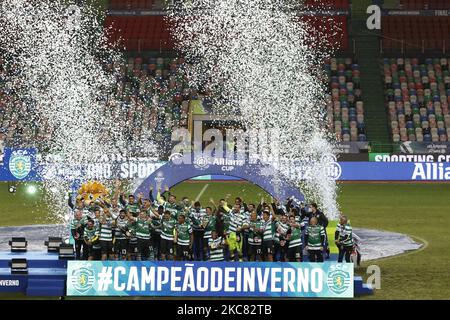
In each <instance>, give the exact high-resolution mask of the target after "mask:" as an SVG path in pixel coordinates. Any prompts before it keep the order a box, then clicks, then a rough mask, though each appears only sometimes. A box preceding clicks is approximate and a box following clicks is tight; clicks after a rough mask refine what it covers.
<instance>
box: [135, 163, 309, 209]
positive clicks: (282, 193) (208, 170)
mask: <svg viewBox="0 0 450 320" xmlns="http://www.w3.org/2000/svg"><path fill="white" fill-rule="evenodd" d="M204 175H215V176H220V175H223V176H230V177H236V178H240V179H244V180H247V181H249V182H251V183H253V184H255V185H257V186H259V187H261V188H262V189H264V190H265V191H266V192H267V193H269V194H270V195H272V196H273V197H274V198H277V199H280V201H283V200H285V199H287V198H288V197H294V198H295V199H296V200H298V201H304V199H305V197H304V195H303V193H302V192H301V191H300V190H299V188H298V187H296V186H295V185H294V184H292V183H290V182H289V180H288V179H287V177H286V176H284V175H283V174H282V173H280V172H278V170H276V169H275V168H274V167H273V166H271V165H269V164H262V163H256V164H250V163H248V162H247V161H242V162H241V163H237V164H236V163H234V164H233V165H230V164H227V163H226V162H225V160H224V159H221V160H214V163H210V164H206V165H205V164H202V165H198V164H184V163H183V164H177V163H174V162H172V161H168V162H167V163H166V164H164V165H162V166H161V167H160V168H158V169H157V170H156V171H155V172H153V173H152V174H151V175H150V176H149V177H147V178H146V179H145V180H144V181H143V182H142V183H141V185H140V186H139V187H138V188H137V189H136V191H135V194H136V195H137V194H139V193H141V192H142V193H143V194H144V195H147V194H148V193H149V191H150V187H153V196H154V197H156V193H157V190H158V188H161V189H164V188H165V187H166V186H167V187H169V188H172V187H173V186H175V185H177V184H179V183H181V182H183V181H186V180H189V179H191V178H195V177H198V176H204ZM179 196H182V195H179Z"/></svg>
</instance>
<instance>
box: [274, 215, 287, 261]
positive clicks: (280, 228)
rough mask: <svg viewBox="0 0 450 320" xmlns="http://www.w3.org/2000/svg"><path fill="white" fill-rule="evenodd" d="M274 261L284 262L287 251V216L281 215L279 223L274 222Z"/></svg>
mask: <svg viewBox="0 0 450 320" xmlns="http://www.w3.org/2000/svg"><path fill="white" fill-rule="evenodd" d="M275 227H276V231H275V239H274V247H275V259H274V260H275V261H286V251H287V242H286V237H287V232H288V230H289V224H288V217H287V215H284V214H283V215H282V216H281V217H280V220H279V221H276V222H275Z"/></svg>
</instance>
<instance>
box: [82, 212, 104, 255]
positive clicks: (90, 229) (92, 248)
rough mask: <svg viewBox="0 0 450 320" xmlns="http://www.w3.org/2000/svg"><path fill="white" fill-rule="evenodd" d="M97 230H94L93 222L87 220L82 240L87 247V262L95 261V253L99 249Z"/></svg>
mask: <svg viewBox="0 0 450 320" xmlns="http://www.w3.org/2000/svg"><path fill="white" fill-rule="evenodd" d="M98 237H99V230H98V229H96V228H95V225H94V220H92V219H91V220H88V222H87V225H86V227H85V228H84V234H83V239H84V242H85V243H86V245H87V246H88V252H89V257H88V260H95V259H96V258H98V257H96V256H97V254H96V252H97V251H98V249H100V244H99V243H98Z"/></svg>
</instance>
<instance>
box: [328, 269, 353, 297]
mask: <svg viewBox="0 0 450 320" xmlns="http://www.w3.org/2000/svg"><path fill="white" fill-rule="evenodd" d="M327 285H328V288H329V289H330V290H331V291H333V292H334V293H337V294H341V293H343V292H345V291H346V290H347V289H348V288H349V287H350V285H351V276H350V273H349V272H348V271H347V270H345V268H331V269H330V271H329V272H328V275H327Z"/></svg>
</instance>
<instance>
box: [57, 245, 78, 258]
mask: <svg viewBox="0 0 450 320" xmlns="http://www.w3.org/2000/svg"><path fill="white" fill-rule="evenodd" d="M58 252H59V259H67V260H72V259H75V250H74V249H73V245H71V244H65V243H61V244H60V245H59V250H58Z"/></svg>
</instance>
